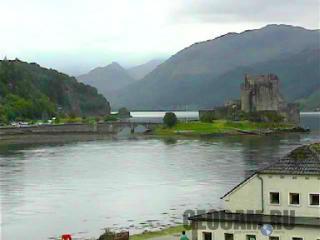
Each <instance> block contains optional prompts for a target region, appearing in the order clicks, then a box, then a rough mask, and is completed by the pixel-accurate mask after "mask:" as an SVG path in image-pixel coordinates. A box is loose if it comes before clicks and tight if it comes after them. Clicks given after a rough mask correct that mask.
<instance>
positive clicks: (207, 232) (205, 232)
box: [202, 231, 214, 240]
mask: <svg viewBox="0 0 320 240" xmlns="http://www.w3.org/2000/svg"><path fill="white" fill-rule="evenodd" d="M205 234H211V240H214V238H213V232H209V231H203V232H202V240H205Z"/></svg>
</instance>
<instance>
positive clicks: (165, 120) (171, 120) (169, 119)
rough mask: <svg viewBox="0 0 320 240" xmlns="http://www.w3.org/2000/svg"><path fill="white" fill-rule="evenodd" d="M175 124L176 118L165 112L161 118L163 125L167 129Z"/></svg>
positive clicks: (172, 114) (174, 115) (171, 113)
mask: <svg viewBox="0 0 320 240" xmlns="http://www.w3.org/2000/svg"><path fill="white" fill-rule="evenodd" d="M177 122H178V119H177V116H176V114H174V113H173V112H167V113H166V114H165V115H164V117H163V123H164V124H165V125H166V126H167V127H173V126H174V125H176V124H177Z"/></svg>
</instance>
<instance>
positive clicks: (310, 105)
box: [297, 88, 320, 111]
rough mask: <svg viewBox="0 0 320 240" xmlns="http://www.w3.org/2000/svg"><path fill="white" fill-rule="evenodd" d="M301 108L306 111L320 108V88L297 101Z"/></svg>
mask: <svg viewBox="0 0 320 240" xmlns="http://www.w3.org/2000/svg"><path fill="white" fill-rule="evenodd" d="M297 102H298V103H299V104H300V106H301V108H302V109H303V110H305V111H319V110H320V88H319V89H317V90H315V91H314V92H313V93H312V94H311V95H309V96H307V97H305V98H302V99H299V100H298V101H297Z"/></svg>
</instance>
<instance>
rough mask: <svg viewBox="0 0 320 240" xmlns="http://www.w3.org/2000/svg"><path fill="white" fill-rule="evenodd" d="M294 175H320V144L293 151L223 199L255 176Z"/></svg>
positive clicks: (259, 171)
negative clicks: (261, 174)
mask: <svg viewBox="0 0 320 240" xmlns="http://www.w3.org/2000/svg"><path fill="white" fill-rule="evenodd" d="M259 173H263V174H284V175H285V174H293V175H320V143H313V144H310V145H304V146H301V147H298V148H296V149H295V150H293V151H291V152H290V153H289V154H288V155H286V156H285V157H283V158H281V159H280V160H278V161H276V162H273V163H271V164H270V165H269V166H267V167H266V168H263V169H260V170H258V171H256V172H255V173H253V174H251V175H250V176H249V177H247V178H246V179H244V180H243V181H242V182H240V183H239V184H238V185H237V186H235V187H234V188H232V189H231V190H230V191H228V192H227V193H226V194H225V195H223V196H222V197H221V199H223V198H224V197H226V196H227V195H229V194H230V193H231V192H233V191H234V190H235V189H237V188H238V187H240V186H241V185H242V184H243V183H245V182H247V181H248V180H249V179H250V178H251V177H252V176H254V175H255V174H259Z"/></svg>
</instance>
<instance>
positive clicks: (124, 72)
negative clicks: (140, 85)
mask: <svg viewBox="0 0 320 240" xmlns="http://www.w3.org/2000/svg"><path fill="white" fill-rule="evenodd" d="M161 62H162V60H159V59H155V60H151V61H149V62H147V63H144V64H141V65H138V66H135V67H131V68H129V69H125V68H123V67H122V66H121V65H120V64H119V63H117V62H112V63H111V64H109V65H107V66H105V67H97V68H94V69H93V70H91V71H90V72H88V73H87V74H83V75H80V76H78V77H77V79H78V80H79V81H80V82H84V83H86V84H89V85H91V86H93V87H95V88H97V89H98V91H99V92H100V93H101V94H103V95H104V96H105V97H110V96H114V94H115V93H116V92H118V91H119V90H121V89H122V88H124V87H127V86H129V85H130V84H132V83H134V82H136V81H139V80H141V79H142V78H143V77H144V76H146V75H147V74H148V73H150V72H151V71H153V70H154V69H155V68H156V67H157V66H158V65H159V64H160V63H161Z"/></svg>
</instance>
